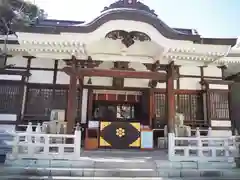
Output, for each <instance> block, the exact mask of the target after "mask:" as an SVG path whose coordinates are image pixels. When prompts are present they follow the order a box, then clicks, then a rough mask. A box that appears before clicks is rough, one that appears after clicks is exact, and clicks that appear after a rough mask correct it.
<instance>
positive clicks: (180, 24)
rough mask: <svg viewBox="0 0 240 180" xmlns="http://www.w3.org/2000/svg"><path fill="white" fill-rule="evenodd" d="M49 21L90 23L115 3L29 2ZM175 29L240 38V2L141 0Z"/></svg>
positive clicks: (82, 0)
mask: <svg viewBox="0 0 240 180" xmlns="http://www.w3.org/2000/svg"><path fill="white" fill-rule="evenodd" d="M31 1H32V2H35V4H37V5H39V7H40V8H42V9H44V10H45V11H46V12H47V13H48V18H49V19H61V20H79V21H86V22H90V21H91V20H93V19H94V18H96V17H97V16H98V15H99V14H100V11H101V10H103V8H104V7H105V6H108V5H109V4H111V3H113V2H115V1H116V0H31ZM140 1H141V2H143V3H144V4H146V5H148V6H149V7H150V8H151V9H154V10H155V12H156V14H158V17H159V18H160V19H161V20H162V21H164V22H165V23H166V24H167V25H168V26H170V27H174V28H192V29H196V30H197V31H198V32H199V34H200V35H202V36H204V37H215V38H217V37H222V38H232V37H238V36H240V22H239V21H238V18H239V17H240V0H140Z"/></svg>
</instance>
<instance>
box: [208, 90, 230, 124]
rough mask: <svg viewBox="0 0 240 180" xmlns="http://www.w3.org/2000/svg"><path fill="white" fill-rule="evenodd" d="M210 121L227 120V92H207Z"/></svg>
mask: <svg viewBox="0 0 240 180" xmlns="http://www.w3.org/2000/svg"><path fill="white" fill-rule="evenodd" d="M209 106H210V119H215V120H220V119H223V120H226V119H229V101H228V91H219V92H217V91H215V92H209Z"/></svg>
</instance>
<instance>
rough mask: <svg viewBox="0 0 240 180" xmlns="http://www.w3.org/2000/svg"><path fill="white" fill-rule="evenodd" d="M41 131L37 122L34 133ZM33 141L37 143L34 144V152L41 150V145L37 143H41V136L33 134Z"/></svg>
mask: <svg viewBox="0 0 240 180" xmlns="http://www.w3.org/2000/svg"><path fill="white" fill-rule="evenodd" d="M41 133H42V130H41V124H40V123H38V124H37V127H36V129H35V134H41ZM35 143H36V144H37V146H35V148H34V152H39V151H40V150H41V147H40V146H38V145H39V144H40V143H41V136H35Z"/></svg>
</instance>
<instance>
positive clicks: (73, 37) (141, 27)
mask: <svg viewBox="0 0 240 180" xmlns="http://www.w3.org/2000/svg"><path fill="white" fill-rule="evenodd" d="M114 30H124V31H140V32H144V33H146V34H147V35H148V36H149V37H150V38H151V40H152V41H155V42H156V43H158V44H159V45H160V46H163V47H171V46H176V45H178V44H179V45H180V44H181V45H183V44H192V42H191V41H180V40H171V39H168V38H166V37H164V36H163V35H162V34H161V33H160V32H159V31H158V30H157V29H156V28H154V27H153V26H151V25H149V24H147V23H144V22H139V21H131V20H111V21H108V22H106V23H104V24H103V25H102V26H100V27H99V28H97V29H96V30H95V31H93V32H91V33H61V34H60V35H59V34H58V35H52V34H35V33H34V34H33V33H23V32H18V33H17V34H18V36H19V40H20V41H21V40H22V41H23V40H27V41H32V40H36V41H39V42H45V41H50V40H51V41H56V42H64V41H73V42H75V41H79V42H84V43H86V44H90V43H93V42H94V41H98V40H100V39H103V38H104V37H105V35H106V34H107V33H108V32H111V31H114Z"/></svg>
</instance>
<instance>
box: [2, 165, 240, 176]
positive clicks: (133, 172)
mask: <svg viewBox="0 0 240 180" xmlns="http://www.w3.org/2000/svg"><path fill="white" fill-rule="evenodd" d="M9 174H11V175H16V176H17V175H25V176H72V177H149V178H150V177H165V178H190V177H192V178H195V177H226V178H235V177H240V171H239V169H220V170H216V169H153V168H148V169H147V168H141V169H133V168H132V169H128V168H121V169H119V168H104V169H101V168H53V167H7V166H4V167H2V168H1V169H0V176H1V177H2V176H7V175H9Z"/></svg>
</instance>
